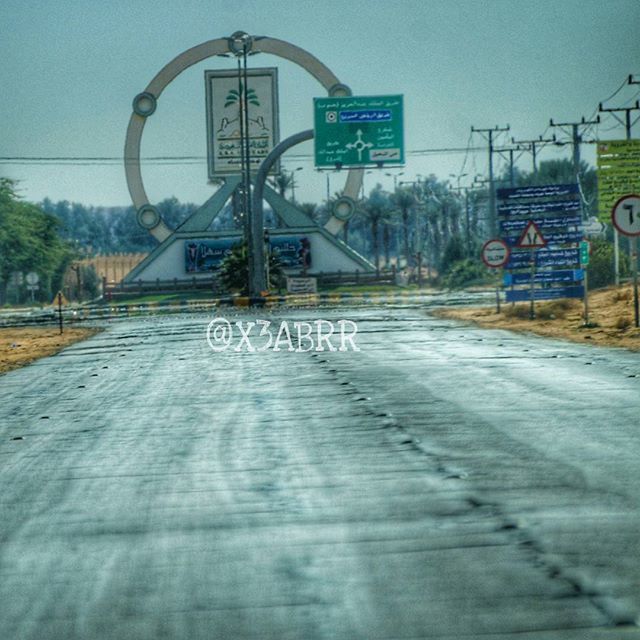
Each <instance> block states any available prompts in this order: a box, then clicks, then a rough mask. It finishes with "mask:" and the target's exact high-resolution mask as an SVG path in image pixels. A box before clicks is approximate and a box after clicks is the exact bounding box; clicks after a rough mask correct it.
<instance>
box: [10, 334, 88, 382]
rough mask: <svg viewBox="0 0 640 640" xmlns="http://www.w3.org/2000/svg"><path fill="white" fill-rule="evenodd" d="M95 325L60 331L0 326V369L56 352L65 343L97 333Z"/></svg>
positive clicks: (20, 364)
mask: <svg viewBox="0 0 640 640" xmlns="http://www.w3.org/2000/svg"><path fill="white" fill-rule="evenodd" d="M97 332H98V330H96V329H86V328H83V329H78V328H73V327H69V328H65V330H64V333H63V334H62V335H60V333H59V331H58V329H57V328H53V327H21V328H11V327H7V328H2V329H0V373H6V372H7V371H11V369H17V368H18V367H22V366H24V365H25V364H29V363H30V362H33V361H34V360H37V359H38V358H43V357H44V356H50V355H53V354H54V353H58V351H61V350H62V349H64V348H65V347H67V346H69V345H70V344H73V343H74V342H78V341H79V340H84V339H85V338H88V337H89V336H92V335H94V334H95V333H97Z"/></svg>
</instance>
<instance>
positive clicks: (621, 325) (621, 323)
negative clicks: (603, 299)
mask: <svg viewBox="0 0 640 640" xmlns="http://www.w3.org/2000/svg"><path fill="white" fill-rule="evenodd" d="M630 326H631V318H630V317H629V316H620V317H619V318H618V319H617V320H616V329H620V330H622V331H624V330H625V329H628V328H629V327H630Z"/></svg>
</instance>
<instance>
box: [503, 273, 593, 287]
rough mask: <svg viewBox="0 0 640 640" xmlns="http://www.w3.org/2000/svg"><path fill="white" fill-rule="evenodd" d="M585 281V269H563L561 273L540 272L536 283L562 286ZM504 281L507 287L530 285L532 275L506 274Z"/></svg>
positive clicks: (535, 280)
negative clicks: (562, 284)
mask: <svg viewBox="0 0 640 640" xmlns="http://www.w3.org/2000/svg"><path fill="white" fill-rule="evenodd" d="M581 280H584V270H583V269H562V270H560V271H538V273H536V275H535V278H534V282H535V283H536V284H551V283H554V282H555V283H556V284H561V283H568V282H580V281H581ZM502 281H503V283H504V286H505V287H510V286H512V285H518V284H529V283H530V282H531V273H527V272H526V271H524V272H521V273H505V274H504V276H503V278H502Z"/></svg>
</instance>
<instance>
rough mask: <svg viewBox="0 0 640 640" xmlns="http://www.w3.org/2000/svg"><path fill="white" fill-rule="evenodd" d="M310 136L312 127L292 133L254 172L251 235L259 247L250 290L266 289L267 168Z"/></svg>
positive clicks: (251, 276) (311, 135) (311, 136)
mask: <svg viewBox="0 0 640 640" xmlns="http://www.w3.org/2000/svg"><path fill="white" fill-rule="evenodd" d="M312 138H313V129H308V130H307V131H302V132H301V133H296V134H295V135H292V136H291V137H289V138H287V139H286V140H283V141H282V142H280V143H279V144H277V145H276V146H275V147H274V148H273V149H272V150H271V152H270V153H269V155H268V156H267V157H266V158H265V159H264V160H263V161H262V164H261V165H260V168H259V169H258V172H257V174H256V179H255V185H254V188H253V203H252V205H253V206H252V211H253V216H252V221H253V233H252V237H259V238H260V242H259V243H258V244H259V247H256V255H255V269H254V273H253V274H249V275H250V278H251V283H250V291H257V292H260V291H264V290H265V289H266V283H265V270H264V244H263V237H264V235H263V233H264V232H263V228H262V227H263V220H264V211H263V202H262V199H263V197H264V185H265V182H266V180H267V175H268V174H269V170H270V169H271V167H272V166H273V165H274V164H275V162H276V161H277V160H278V158H280V156H281V155H282V154H283V153H284V152H285V151H287V150H288V149H290V148H291V147H293V146H295V145H296V144H300V143H301V142H305V141H306V140H311V139H312ZM258 231H259V235H258Z"/></svg>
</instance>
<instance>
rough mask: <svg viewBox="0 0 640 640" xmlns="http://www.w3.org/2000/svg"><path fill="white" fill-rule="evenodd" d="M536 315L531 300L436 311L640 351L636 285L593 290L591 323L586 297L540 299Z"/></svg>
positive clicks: (476, 321)
mask: <svg viewBox="0 0 640 640" xmlns="http://www.w3.org/2000/svg"><path fill="white" fill-rule="evenodd" d="M535 309H536V318H535V319H534V320H530V319H529V303H517V304H515V305H512V304H510V303H507V304H505V303H503V304H502V305H501V310H500V313H497V312H496V306H495V305H493V306H492V307H455V308H451V307H447V308H440V309H436V310H435V311H434V312H433V314H434V315H436V316H438V317H440V318H450V319H454V320H462V321H465V322H472V323H474V324H477V325H479V326H481V327H486V328H490V329H509V330H511V331H520V332H531V333H536V334H538V335H541V336H546V337H550V338H558V339H564V340H572V341H573V342H580V343H583V344H597V345H601V346H606V347H623V348H625V349H631V350H633V351H640V329H637V328H636V327H635V316H634V308H633V289H632V287H630V286H623V287H609V288H607V289H599V290H597V291H594V292H592V293H590V294H589V323H588V324H587V325H585V321H584V316H583V313H584V307H583V303H582V300H575V299H562V300H550V301H547V302H536V305H535Z"/></svg>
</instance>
